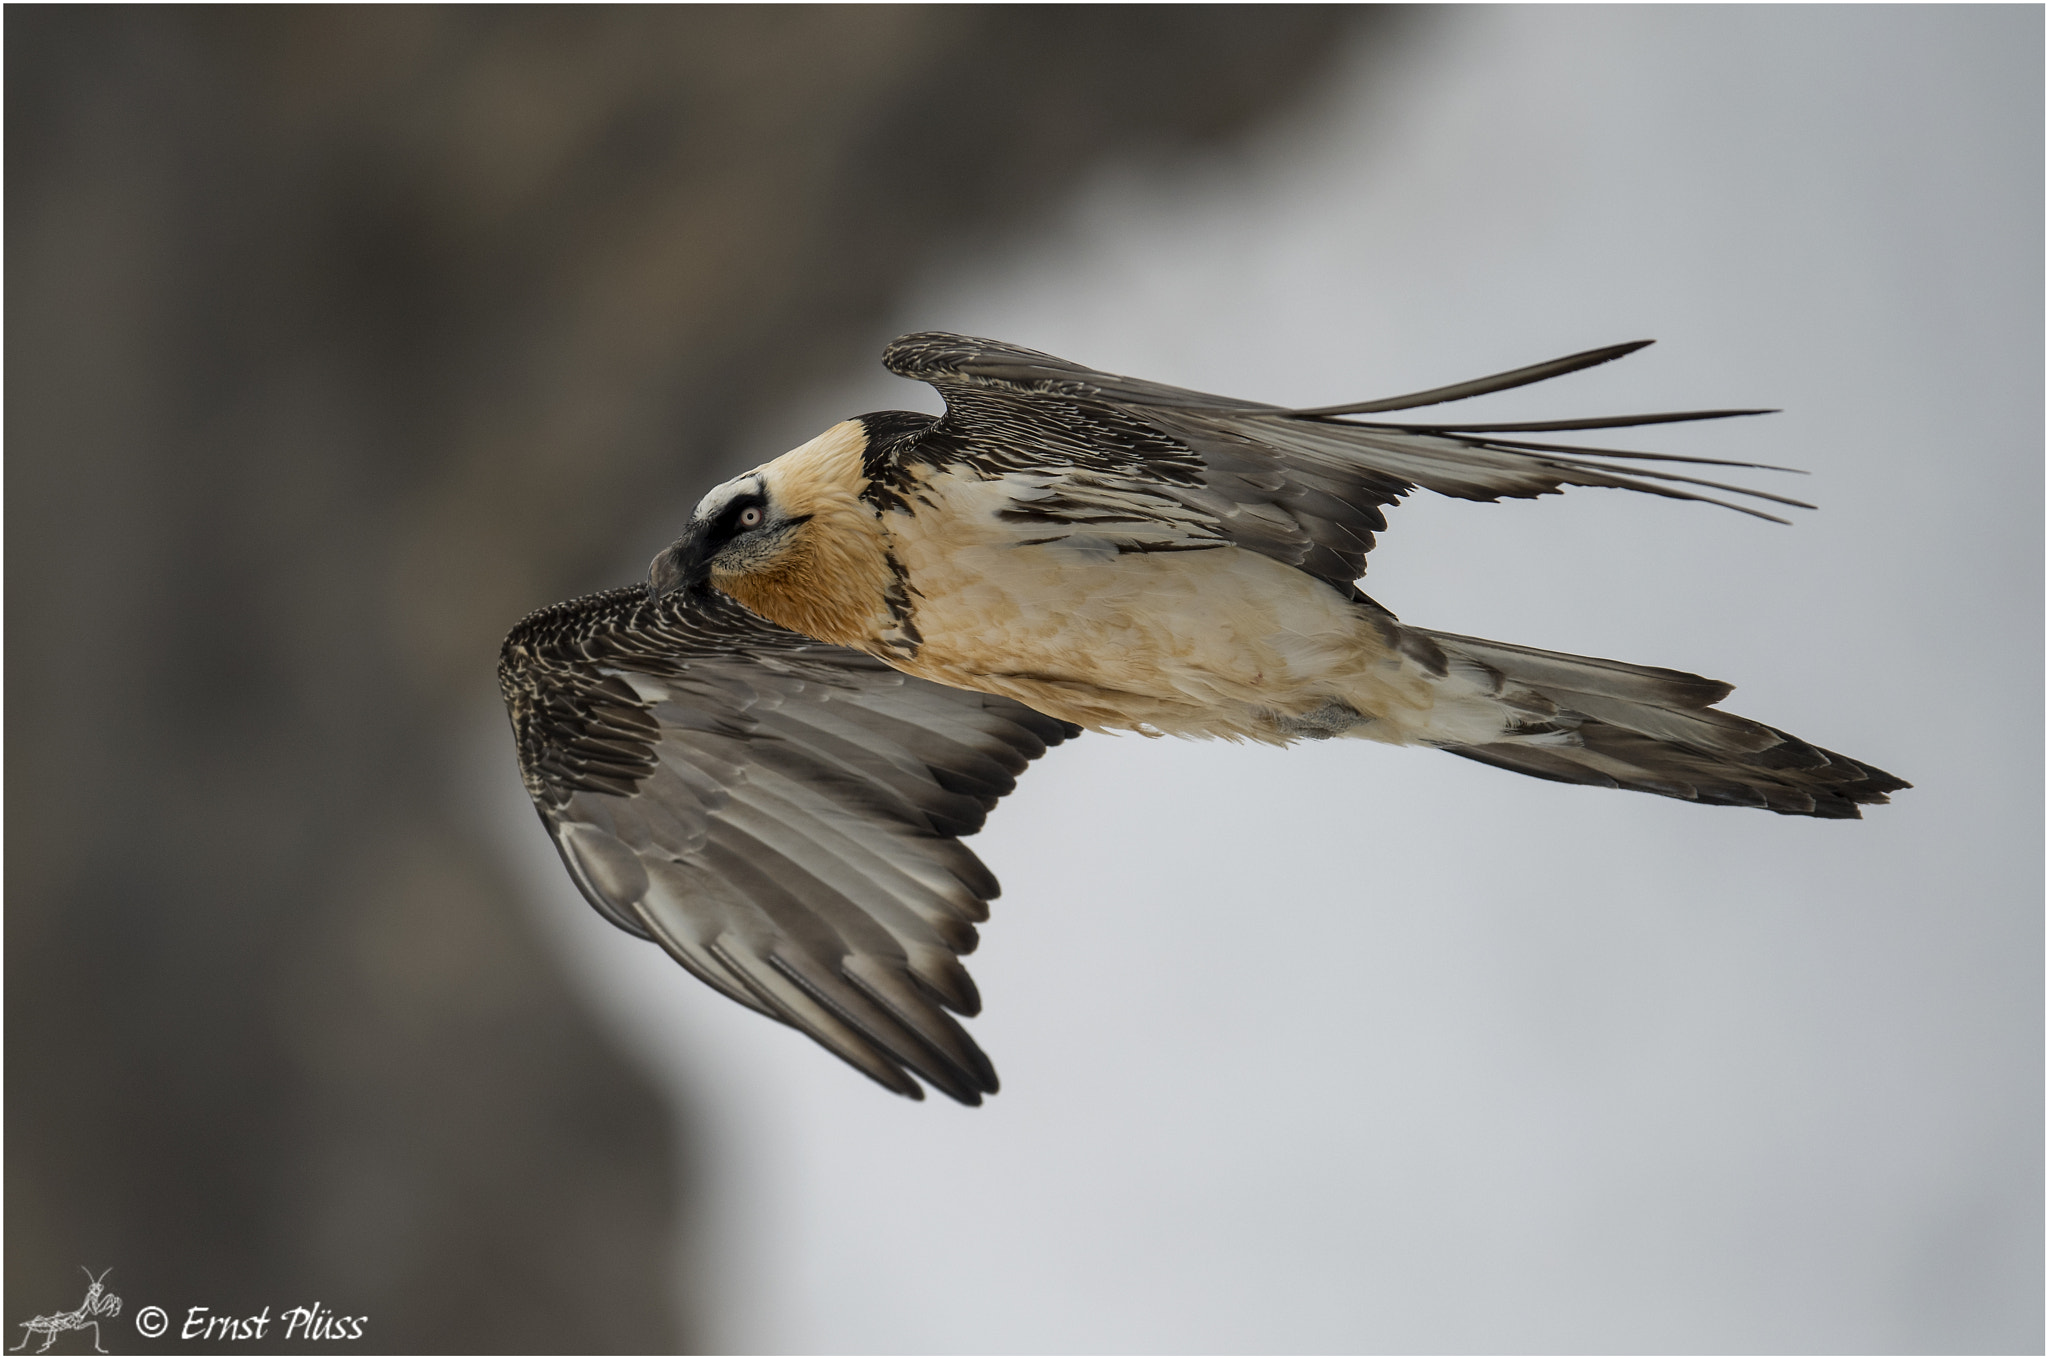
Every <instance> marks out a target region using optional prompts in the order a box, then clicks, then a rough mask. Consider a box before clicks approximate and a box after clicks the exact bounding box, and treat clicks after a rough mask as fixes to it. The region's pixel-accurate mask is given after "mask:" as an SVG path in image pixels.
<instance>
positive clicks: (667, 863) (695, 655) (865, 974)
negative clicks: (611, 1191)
mask: <svg viewBox="0 0 2048 1359" xmlns="http://www.w3.org/2000/svg"><path fill="white" fill-rule="evenodd" d="M498 680H499V685H500V687H501V688H502V689H503V691H504V695H505V703H506V706H507V708H508V709H509V710H510V713H511V717H512V728H513V734H514V737H515V738H516V740H517V742H518V747H519V767H520V772H521V774H522V775H523V776H524V778H525V781H526V789H527V792H529V793H530V794H532V796H533V801H534V805H535V806H536V807H537V808H538V809H539V810H540V817H541V820H542V822H544V823H545V824H546V826H547V828H548V833H549V834H550V835H552V836H553V837H554V841H555V846H556V848H557V849H559V850H560V851H561V854H562V861H563V862H564V863H565V864H567V865H568V868H569V875H570V876H571V877H572V878H574V879H575V880H576V885H577V886H578V887H580V888H581V889H582V890H583V894H584V896H586V897H588V898H589V899H590V902H591V904H592V905H593V906H595V907H597V909H598V910H599V911H601V912H603V913H604V915H605V916H606V917H607V918H608V919H610V920H611V921H612V923H613V924H616V925H618V926H619V927H620V928H622V929H625V930H628V931H630V932H632V933H634V934H637V935H640V936H641V937H643V938H647V939H652V940H654V941H656V942H658V943H659V944H661V945H662V947H663V948H665V949H667V950H668V951H669V953H671V954H672V955H674V957H675V958H676V960H677V961H678V962H680V963H681V964H682V965H683V966H684V967H686V968H688V969H689V970H690V971H691V972H693V973H695V974H696V975H697V976H698V977H700V978H702V979H703V980H704V981H706V982H708V983H710V984H711V985H712V986H714V987H716V988H717V989H719V990H720V991H723V992H724V993H725V994H726V995H728V996H730V997H732V998H733V999H734V1000H736V1001H738V1002H740V1003H741V1004H742V1005H747V1006H751V1007H752V1008H754V1009H756V1010H759V1011H761V1012H762V1013H763V1014H766V1015H769V1016H771V1017H773V1018H775V1019H779V1020H782V1021H783V1022H785V1023H787V1024H791V1025H794V1026H795V1027H796V1028H799V1029H801V1030H803V1031H804V1032H805V1033H807V1034H809V1035H810V1036H811V1037H813V1038H815V1039H817V1040H818V1042H820V1043H822V1044H824V1045H825V1046H826V1047H827V1048H829V1049H831V1050H832V1051H833V1052H834V1053H836V1054H838V1055H839V1056H840V1057H842V1058H844V1059H845V1060H846V1061H848V1062H850V1063H852V1064H853V1065H854V1066H856V1067H858V1068H859V1069H860V1070H861V1071H863V1072H865V1073H866V1074H867V1075H869V1076H872V1077H873V1078H874V1079H875V1080H877V1081H879V1082H881V1083H882V1084H883V1085H886V1086H888V1087H889V1088H890V1089H892V1090H895V1091H897V1092H899V1093H901V1094H904V1095H908V1096H910V1097H912V1098H914V1099H917V1098H922V1097H923V1092H922V1090H921V1089H920V1087H919V1086H918V1084H917V1082H916V1081H915V1080H912V1079H911V1074H910V1073H914V1074H915V1075H917V1076H919V1077H922V1078H923V1079H924V1080H925V1081H927V1082H929V1083H930V1084H931V1085H933V1086H935V1087H936V1088H938V1089H939V1090H942V1091H944V1092H945V1093H946V1094H948V1095H950V1096H952V1097H953V1098H954V1099H957V1100H959V1101H961V1102H962V1103H965V1104H979V1103H980V1102H981V1096H982V1095H983V1094H984V1093H993V1092H994V1091H995V1089H996V1075H995V1070H994V1068H993V1067H991V1066H990V1065H989V1061H988V1058H987V1057H985V1056H983V1055H982V1052H981V1049H980V1048H978V1047H976V1046H975V1044H974V1041H973V1040H972V1039H970V1038H969V1037H968V1036H967V1034H966V1032H965V1031H964V1030H963V1029H962V1028H961V1027H960V1025H959V1024H958V1023H957V1022H955V1021H954V1019H953V1017H952V1015H951V1014H948V1013H947V1012H948V1011H952V1012H953V1013H956V1014H962V1015H972V1014H974V1013H975V1012H976V1011H978V1010H979V1009H980V1008H981V1002H980V998H979V997H978V996H977V994H976V992H975V989H974V983H973V981H972V980H971V979H970V978H969V977H968V975H967V971H966V969H965V968H963V967H962V966H961V965H960V961H959V957H958V955H960V954H964V953H969V952H972V951H973V949H974V946H975V942H976V936H975V930H974V926H975V923H976V922H978V921H982V920H986V919H987V918H988V902H989V900H990V899H991V898H993V897H994V896H995V895H996V892H997V890H998V889H997V886H996V880H995V879H994V878H993V877H992V876H990V874H989V871H988V870H987V869H986V868H984V867H983V866H982V864H981V861H980V860H979V859H977V858H976V857H975V856H974V855H973V853H971V852H970V851H969V850H968V849H967V848H966V847H964V846H963V845H962V844H961V843H960V837H961V836H963V835H970V834H972V833H973V832H975V831H977V830H979V829H981V826H982V822H983V821H984V820H985V819H986V817H987V815H988V812H989V811H990V809H992V808H993V807H994V806H995V804H996V800H997V799H998V798H1000V797H1002V796H1003V795H1004V794H1005V793H1007V792H1009V791H1010V790H1011V789H1012V788H1014V787H1015V786H1016V776H1017V775H1018V774H1019V773H1021V772H1023V770H1024V767H1025V765H1027V764H1028V763H1029V762H1030V761H1032V760H1033V759H1035V758H1037V757H1038V756H1039V755H1041V754H1043V753H1044V752H1045V749H1046V747H1047V746H1053V745H1058V744H1059V743H1060V742H1061V741H1063V740H1066V739H1067V738H1068V737H1069V736H1072V735H1075V734H1076V732H1077V730H1078V729H1077V728H1074V727H1071V726H1068V725H1067V724H1065V723H1062V722H1058V721H1055V720H1053V719H1052V718H1049V717H1046V716H1044V715H1043V714H1041V713H1037V712H1034V711H1033V710H1031V709H1030V708H1027V707H1025V706H1023V705H1022V704H1020V703H1015V702H1012V701H1010V700H1009V699H1004V698H996V697H993V696H991V695H987V694H979V693H973V692H969V691H967V690H964V689H950V688H946V687H944V686H942V685H937V684H932V683H929V682H928V681H925V680H920V679H915V678H912V677H910V676H907V675H903V674H899V673H898V672H896V671H894V670H891V669H890V668H888V667H887V666H885V665H883V664H882V663H881V662H880V661H877V660H875V659H873V658H872V657H869V656H867V655H864V654H863V653H861V652H857V651H850V650H847V649H846V648H843V647H836V646H829V645H826V644H825V643H822V642H817V641H813V640H812V639H810V638H808V637H805V636H802V635H801V634H798V633H794V632H789V631H786V630H784V629H782V628H779V627H776V626H775V625H774V624H772V623H768V622H766V621H764V620H762V619H760V618H758V617H756V616H755V615H753V614H751V613H749V612H747V610H745V609H743V608H741V607H740V606H739V605H738V604H735V603H733V602H732V601H731V600H729V599H727V598H725V597H724V596H723V595H718V594H715V593H708V592H707V593H701V594H691V593H690V592H683V591H679V592H677V593H676V594H672V595H670V596H667V597H666V598H664V599H662V600H661V601H660V602H658V603H657V602H651V601H650V600H649V599H648V594H647V591H646V590H645V589H644V588H642V587H639V586H633V587H628V588H625V589H619V590H612V591H608V592H606V593H603V594H597V595H590V596H587V597H585V598H583V599H577V600H572V601H570V602H568V603H566V604H557V605H555V606H554V607H552V608H548V609H542V610H540V611H539V612H538V613H535V614H532V615H531V616H529V617H528V618H526V619H525V620H524V621H522V622H521V623H520V624H519V626H518V627H516V628H514V629H513V630H512V634H511V636H509V637H507V638H506V639H505V645H504V649H503V651H502V653H501V656H500V660H499V665H498Z"/></svg>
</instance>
